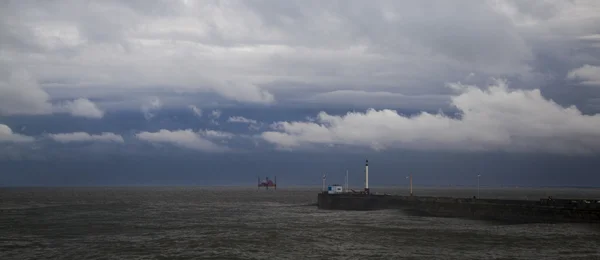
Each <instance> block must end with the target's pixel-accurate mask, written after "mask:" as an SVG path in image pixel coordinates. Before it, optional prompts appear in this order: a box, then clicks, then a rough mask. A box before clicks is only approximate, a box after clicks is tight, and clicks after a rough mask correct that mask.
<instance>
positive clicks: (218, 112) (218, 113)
mask: <svg viewBox="0 0 600 260" xmlns="http://www.w3.org/2000/svg"><path fill="white" fill-rule="evenodd" d="M221 114H222V112H221V110H218V109H216V110H213V111H212V112H210V116H211V117H212V118H215V119H217V118H219V117H221Z"/></svg>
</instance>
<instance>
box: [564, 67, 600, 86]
mask: <svg viewBox="0 0 600 260" xmlns="http://www.w3.org/2000/svg"><path fill="white" fill-rule="evenodd" d="M567 78H568V79H575V80H582V81H583V84H585V85H593V86H600V67H598V66H591V65H587V64H586V65H583V66H582V67H579V68H577V69H574V70H571V71H569V74H567Z"/></svg>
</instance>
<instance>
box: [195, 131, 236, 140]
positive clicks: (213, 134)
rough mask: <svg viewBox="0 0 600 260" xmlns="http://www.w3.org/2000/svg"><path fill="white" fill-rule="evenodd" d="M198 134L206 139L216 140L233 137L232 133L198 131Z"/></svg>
mask: <svg viewBox="0 0 600 260" xmlns="http://www.w3.org/2000/svg"><path fill="white" fill-rule="evenodd" d="M199 134H200V135H202V136H204V137H206V138H216V139H221V138H226V139H231V138H233V136H234V135H233V134H232V133H227V132H221V131H214V130H204V131H200V132H199Z"/></svg>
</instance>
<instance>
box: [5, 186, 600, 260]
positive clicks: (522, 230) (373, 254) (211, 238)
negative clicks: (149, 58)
mask: <svg viewBox="0 0 600 260" xmlns="http://www.w3.org/2000/svg"><path fill="white" fill-rule="evenodd" d="M317 192H318V189H316V190H315V189H304V188H294V189H279V190H277V191H276V192H274V191H264V190H261V191H257V190H256V189H252V188H203V187H131V188H125V187H119V188H2V189H0V259H3V260H7V259H600V229H598V228H595V227H589V226H582V225H575V224H525V225H505V224H498V223H487V222H482V221H474V220H464V219H452V218H432V217H418V216H409V215H406V214H404V213H403V212H401V211H399V210H381V211H372V212H348V211H327V210H318V209H317V208H316V206H314V203H316V197H317ZM389 192H391V193H394V190H389ZM415 192H416V193H417V191H415ZM418 192H420V193H417V194H418V195H446V196H467V197H468V196H472V194H473V192H474V190H473V189H470V190H464V189H459V188H454V189H433V188H429V189H422V190H419V191H418ZM396 193H397V192H396ZM548 195H553V196H554V197H569V198H575V197H587V198H600V191H598V190H579V189H561V190H558V189H554V190H547V189H537V190H532V189H482V190H481V196H482V197H486V196H487V197H501V198H530V199H538V198H541V197H544V196H548Z"/></svg>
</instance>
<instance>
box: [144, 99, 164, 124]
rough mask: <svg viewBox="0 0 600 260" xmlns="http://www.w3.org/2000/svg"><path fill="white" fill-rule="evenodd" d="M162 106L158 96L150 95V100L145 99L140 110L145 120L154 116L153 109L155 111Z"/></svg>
mask: <svg viewBox="0 0 600 260" xmlns="http://www.w3.org/2000/svg"><path fill="white" fill-rule="evenodd" d="M161 108H162V102H160V99H159V98H158V97H152V98H151V99H150V100H147V101H146V102H145V103H144V104H142V107H141V110H142V113H143V114H144V118H146V120H150V119H152V118H153V117H154V113H153V112H154V111H157V110H159V109H161Z"/></svg>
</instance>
